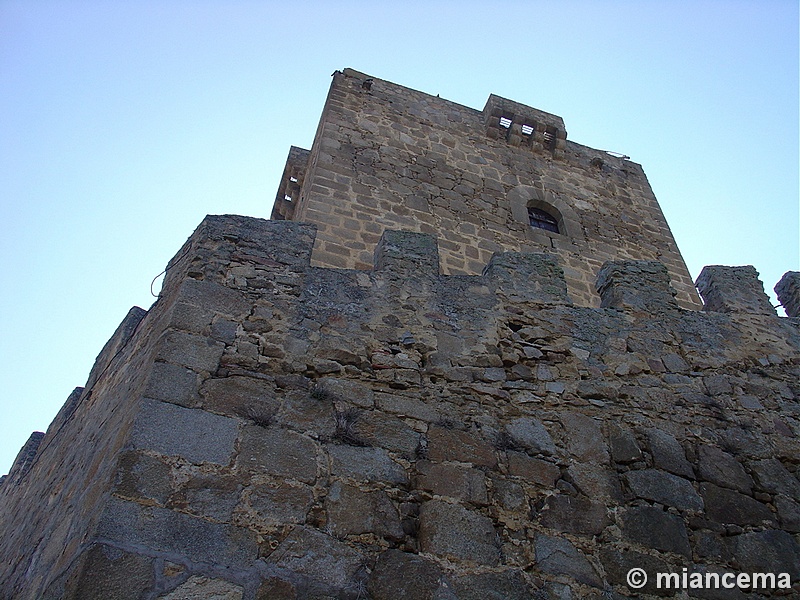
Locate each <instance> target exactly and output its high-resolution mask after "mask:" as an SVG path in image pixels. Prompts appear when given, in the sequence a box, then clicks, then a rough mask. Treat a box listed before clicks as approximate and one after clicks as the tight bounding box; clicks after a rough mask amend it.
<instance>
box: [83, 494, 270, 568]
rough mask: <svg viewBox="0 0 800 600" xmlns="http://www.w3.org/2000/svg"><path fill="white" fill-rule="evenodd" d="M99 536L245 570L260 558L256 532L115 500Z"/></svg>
mask: <svg viewBox="0 0 800 600" xmlns="http://www.w3.org/2000/svg"><path fill="white" fill-rule="evenodd" d="M97 535H98V536H99V537H101V538H106V539H107V540H109V541H113V542H118V543H120V544H131V545H142V546H144V547H146V548H150V549H151V550H155V551H159V552H174V553H176V554H178V555H181V556H185V557H186V558H188V559H190V560H193V561H196V562H204V563H210V564H216V565H221V566H235V567H237V568H242V569H246V568H248V567H249V566H250V565H252V564H253V562H254V561H255V560H256V558H257V557H258V544H257V542H256V534H255V533H253V532H252V531H249V530H247V529H243V528H241V527H234V526H232V525H223V524H220V523H212V522H210V521H206V520H205V519H201V518H198V517H192V516H189V515H186V514H183V513H178V512H174V511H172V510H168V509H166V508H158V507H154V506H149V507H146V506H141V505H139V504H136V503H134V502H128V501H125V500H120V499H118V498H113V497H112V498H109V500H108V502H107V504H106V507H105V510H104V512H103V515H102V517H101V518H100V523H99V524H98V528H97Z"/></svg>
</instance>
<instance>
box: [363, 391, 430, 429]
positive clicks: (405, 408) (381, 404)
mask: <svg viewBox="0 0 800 600" xmlns="http://www.w3.org/2000/svg"><path fill="white" fill-rule="evenodd" d="M375 402H376V403H377V405H378V408H380V409H381V410H385V411H386V412H390V413H393V414H396V415H397V416H398V417H411V418H412V419H418V420H420V421H427V422H431V423H432V422H435V421H438V420H439V418H440V415H439V411H438V410H437V409H436V407H435V406H433V405H431V404H428V403H426V402H423V401H422V400H418V399H416V398H410V397H407V396H401V395H399V394H376V395H375Z"/></svg>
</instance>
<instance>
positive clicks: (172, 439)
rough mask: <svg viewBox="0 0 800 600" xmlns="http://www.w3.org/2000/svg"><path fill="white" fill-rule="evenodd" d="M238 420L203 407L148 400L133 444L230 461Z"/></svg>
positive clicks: (197, 458) (196, 457)
mask: <svg viewBox="0 0 800 600" xmlns="http://www.w3.org/2000/svg"><path fill="white" fill-rule="evenodd" d="M238 433H239V425H238V423H237V422H236V421H235V420H233V419H229V418H227V417H222V416H219V415H212V414H211V413H207V412H205V411H203V410H195V409H191V408H183V407H180V406H176V405H174V404H168V403H166V402H157V401H154V400H146V399H145V400H144V401H143V402H142V410H141V412H140V413H139V416H138V418H137V419H136V422H135V423H134V426H133V433H132V434H131V444H132V446H133V448H135V449H139V450H151V451H154V452H159V453H161V454H165V455H168V456H181V457H183V458H185V459H186V460H189V461H191V462H193V463H203V462H208V463H214V464H218V465H226V464H228V462H229V461H230V458H231V455H232V454H233V444H234V442H235V441H236V437H237V435H238Z"/></svg>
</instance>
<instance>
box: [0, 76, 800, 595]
mask: <svg viewBox="0 0 800 600" xmlns="http://www.w3.org/2000/svg"><path fill="white" fill-rule="evenodd" d="M337 77H339V78H340V79H341V78H343V77H350V78H351V79H352V78H353V77H355V76H354V75H338V76H337ZM345 81H346V80H345ZM358 81H359V82H360V83H359V84H358V86H359V88H360V89H362V90H364V91H369V92H375V93H377V92H378V91H380V89H381V86H382V82H380V81H379V80H373V82H372V83H371V84H369V86H368V87H369V89H367V87H364V86H365V85H367V83H368V82H367V80H366V79H359V80H358ZM336 88H337V83H336V82H334V87H333V90H334V91H335V90H336ZM359 93H360V92H359ZM414 93H415V94H416V92H414ZM436 101H437V102H438V101H439V100H438V99H436ZM442 102H444V101H442ZM514 106H517V105H514ZM459 110H461V109H459ZM515 110H516V108H515ZM514 114H517V113H516V112H515V113H514ZM448 118H449V117H448ZM555 119H557V118H555V117H554V118H551V119H545V118H544V117H542V121H541V123H542V124H543V125H542V128H541V130H540V129H539V128H538V127H539V121H537V122H536V127H537V128H536V130H535V131H536V134H535V137H534V141H532V142H531V146H530V147H529V148H525V149H524V151H525V152H530V153H532V154H535V153H537V152H544V151H546V152H548V153H550V154H551V155H552V157H551V160H553V161H557V160H566V159H564V158H562V157H561V155H560V154H559V152H563V153H564V154H565V155H566V154H568V152H569V149H570V148H571V147H573V146H570V143H567V142H565V140H564V138H563V136H561V133H560V131H561V130H559V129H558V126H557V125H558V121H556V120H555ZM512 126H513V120H512ZM321 129H324V127H321ZM548 132H549V133H550V134H551V135H549V136H547V135H545V134H547V133H548ZM476 135H477V134H476ZM530 135H534V134H530ZM490 139H492V138H490ZM318 141H319V137H318ZM534 142H535V144H539V145H540V146H541V149H540V148H539V147H538V146H535V145H534ZM492 143H494V141H493V142H492ZM317 145H318V144H317V143H316V142H315V147H316V146H317ZM292 153H293V154H292V155H290V163H291V164H289V165H287V172H288V173H289V175H287V177H285V178H284V179H285V180H284V181H283V182H282V183H281V192H280V193H282V194H283V195H285V196H287V197H291V198H292V200H291V201H290V200H285V199H284V202H285V203H286V204H284V206H283V207H282V208H276V210H281V211H283V212H282V213H281V214H282V215H283V216H284V217H285V218H284V219H283V220H272V221H265V220H260V219H254V218H248V217H241V216H230V215H229V216H209V217H206V219H205V220H204V221H203V222H202V223H201V224H200V226H199V227H198V228H197V230H196V231H195V232H194V233H193V234H192V236H191V237H190V238H189V239H188V240H187V242H186V243H185V244H184V246H183V247H182V248H181V249H180V250H179V252H178V253H177V254H176V256H175V257H174V258H173V259H172V260H171V261H170V263H169V264H168V267H167V271H166V276H165V281H164V286H163V289H162V292H161V295H160V297H159V299H158V300H157V301H156V303H155V304H154V305H153V306H152V307H151V308H150V310H149V311H144V310H142V309H139V308H133V309H131V311H130V312H129V314H128V315H127V316H126V317H125V319H124V320H123V321H122V323H121V324H120V326H119V327H118V329H117V331H116V332H115V333H114V335H113V336H112V337H111V339H110V340H109V342H108V343H107V344H106V346H105V347H104V348H103V350H102V351H101V353H100V355H99V356H98V358H97V361H96V363H95V365H94V368H93V369H92V371H91V373H90V375H89V379H88V381H87V383H86V385H85V386H84V387H82V388H77V389H76V390H75V391H74V392H73V393H72V394H70V396H69V398H68V399H67V401H66V403H65V405H64V407H63V408H62V409H61V411H60V412H59V413H58V415H56V417H55V419H54V420H53V422H52V424H51V425H50V427H49V428H48V431H47V432H46V433H45V434H34V435H33V436H32V437H31V439H30V440H29V442H28V443H27V444H26V445H25V447H24V448H23V449H22V450H21V451H20V455H19V456H18V458H17V460H16V461H15V463H14V466H13V467H12V469H11V471H10V472H9V474H8V476H7V477H6V478H5V479H4V480H3V482H2V483H1V484H0V533H1V535H0V598H2V599H3V600H41V599H46V600H55V599H98V600H99V599H103V600H108V599H120V600H121V599H131V600H134V599H136V600H156V599H159V600H164V599H170V600H178V599H181V600H186V599H197V600H199V599H212V598H214V599H229V600H299V599H316V600H323V599H340V600H358V599H363V600H367V599H369V600H389V599H392V600H395V599H401V598H419V599H422V600H434V599H436V600H442V599H447V600H473V599H475V600H477V599H481V600H483V599H497V600H499V599H517V600H527V599H537V600H538V599H542V600H548V599H552V600H557V599H558V600H564V599H573V598H590V599H596V600H600V599H606V598H614V599H621V598H628V597H638V598H659V597H674V598H710V599H715V598H725V599H727V598H734V599H737V598H741V599H756V598H777V597H781V598H784V597H785V598H789V597H797V596H798V594H800V543H799V542H798V540H800V441H799V438H798V436H799V435H800V383H798V382H799V381H800V317H798V316H797V312H796V305H797V302H796V299H797V289H798V286H797V282H798V279H797V274H796V273H789V274H787V275H786V276H785V277H784V278H783V279H782V281H781V283H780V284H779V286H778V294H779V297H780V298H781V301H782V302H784V304H785V306H786V309H787V314H789V315H791V316H789V317H778V316H777V315H776V314H775V311H774V309H772V307H771V306H770V305H769V302H768V300H767V297H766V295H765V294H764V291H763V287H762V285H761V282H760V281H759V280H758V275H757V273H756V272H755V270H754V269H752V267H722V266H713V267H706V268H705V269H704V270H703V272H702V273H701V275H700V277H699V278H698V281H697V285H698V288H699V290H700V293H701V295H702V297H703V300H704V302H705V308H704V309H703V310H694V309H692V308H690V306H687V305H692V304H693V303H692V302H691V301H690V300H691V296H690V295H689V292H688V291H687V292H686V294H684V295H683V297H682V296H681V294H680V293H678V295H677V296H676V293H675V290H676V289H677V284H676V281H675V272H674V269H675V268H676V267H675V264H672V265H668V264H664V263H663V262H660V261H658V260H655V257H653V256H651V255H650V254H648V253H646V252H643V253H642V255H641V256H639V257H638V259H637V260H628V259H627V258H626V257H616V258H615V259H614V260H608V261H606V262H604V264H602V266H600V268H599V270H598V272H597V274H596V277H595V279H594V281H593V283H592V290H593V292H592V293H593V294H594V296H593V297H592V298H591V299H590V298H589V295H588V292H587V293H586V295H585V297H584V295H583V293H582V292H581V291H580V288H578V287H576V283H577V282H578V280H580V281H583V280H584V272H583V271H580V270H579V269H576V272H578V271H579V276H578V275H574V276H569V275H568V274H567V272H566V271H567V267H566V266H565V260H567V259H565V256H567V255H568V253H567V254H564V253H562V252H561V251H560V250H558V249H557V248H555V247H553V246H549V247H543V248H538V246H537V249H538V250H539V251H538V252H527V251H526V252H521V251H518V250H517V249H507V248H502V249H501V250H502V251H497V252H495V253H493V254H492V255H491V256H490V258H489V259H488V261H487V263H486V264H485V265H483V266H481V267H480V268H478V267H477V265H476V266H475V268H474V271H475V272H474V273H463V272H458V273H456V272H454V271H455V270H456V269H455V267H454V263H453V262H452V261H453V260H455V257H456V254H457V253H456V252H454V250H453V247H452V246H448V247H446V248H445V247H444V246H445V244H444V242H445V241H447V240H446V236H441V237H439V238H438V239H437V237H435V236H433V235H431V234H429V233H426V232H420V231H417V230H416V229H418V228H417V227H412V228H411V229H412V230H411V231H409V230H406V231H397V230H392V229H389V228H387V227H383V228H382V230H381V231H380V233H379V237H378V239H377V241H376V242H375V243H374V246H375V248H374V256H373V259H372V262H371V267H370V268H369V269H367V268H365V265H363V264H361V261H362V259H363V255H362V254H361V251H360V250H359V252H358V253H357V255H358V257H359V258H358V259H357V260H358V264H356V263H355V260H356V259H355V258H354V257H355V256H356V254H353V255H352V256H351V255H350V254H348V255H347V256H348V257H350V258H347V260H348V261H350V260H351V258H352V260H353V261H354V262H353V264H348V265H347V266H346V267H345V268H337V267H331V266H325V267H323V266H318V263H319V262H320V261H322V260H323V259H324V256H325V255H324V252H326V250H325V248H326V244H327V242H326V239H330V238H323V239H322V241H320V239H319V237H320V236H321V235H322V230H323V229H325V228H324V227H322V226H320V232H319V233H318V230H317V225H316V224H309V223H303V222H298V221H296V220H295V219H296V218H297V217H298V214H296V213H295V212H292V211H294V210H297V209H302V206H303V205H302V202H303V201H302V200H297V198H298V194H302V193H305V192H301V191H300V190H306V188H307V186H308V184H309V181H312V180H315V178H316V177H317V175H313V176H311V175H310V173H312V171H310V170H304V169H303V168H301V167H302V165H304V164H306V163H305V161H306V160H307V159H308V158H309V156H310V157H311V162H313V160H314V153H315V150H312V151H311V154H310V155H309V154H307V153H306V152H305V151H303V150H301V149H293V151H292ZM620 164H623V163H620ZM298 165H299V166H298ZM637 168H638V167H637ZM292 178H294V179H296V180H297V181H292V180H291V179H292ZM581 185H583V184H581ZM648 189H649V188H648ZM295 202H297V203H298V204H297V205H296V207H295V206H294V205H291V206H288V204H291V203H295ZM653 202H655V201H654V200H653ZM309 206H310V205H309ZM342 206H344V204H343V205H342ZM539 206H543V205H539ZM548 206H551V205H549V204H548ZM655 206H656V207H657V205H655ZM561 214H562V217H563V214H564V213H563V212H562V213H561ZM658 214H660V212H659V213H658ZM582 218H583V217H582ZM585 218H588V217H585ZM367 222H369V221H367ZM640 224H641V222H640ZM664 228H665V231H666V232H667V233H668V229H666V225H665V226H664ZM365 231H366V230H365ZM567 231H569V228H568V229H567ZM650 233H652V234H653V235H654V236H656V237H658V236H659V235H661V233H663V231H662V232H661V233H658V232H650ZM557 235H560V234H557ZM643 235H644V234H643ZM588 237H589V236H587V242H586V243H587V244H590V243H592V244H593V243H594V242H589V241H588ZM346 239H355V235H351V236H350V237H348V238H346ZM508 239H511V238H510V237H509V238H508ZM553 239H555V238H553ZM669 239H670V240H671V237H670V238H669ZM662 242H663V239H661V241H654V242H653V245H654V246H658V245H659V244H661V243H662ZM478 243H479V242H478ZM508 243H509V244H511V242H508ZM440 246H441V247H440ZM343 247H346V246H343ZM465 247H466V246H465ZM524 249H525V250H528V249H529V248H528V247H527V246H526V247H525V248H524ZM570 252H571V250H570ZM576 252H577V250H576ZM625 252H626V253H627V252H630V253H634V249H633V248H627V249H626V250H625ZM675 252H676V253H677V250H675ZM320 253H323V254H320ZM342 256H345V255H342ZM446 256H451V257H452V258H450V259H447V258H446ZM677 256H678V257H679V255H677ZM320 257H322V258H320ZM479 258H480V257H479ZM623 258H626V259H625V260H623ZM592 260H594V258H593V259H592ZM681 264H682V261H681ZM589 266H590V265H589V264H588V263H587V265H584V267H585V268H587V269H588V267H589ZM584 267H582V268H584ZM470 269H472V267H470ZM466 270H468V269H465V271H466ZM573 296H577V297H578V298H579V300H576V299H575V298H574V297H573ZM697 302H698V303H699V301H697ZM792 307H794V308H792ZM634 567H639V568H643V569H645V570H646V571H647V573H648V574H649V575H650V577H651V580H650V581H649V582H648V584H647V585H646V586H645V587H644V588H643V589H641V590H635V589H632V588H631V587H629V585H628V583H627V581H626V575H627V573H628V571H629V570H630V569H631V568H634ZM684 569H685V570H686V572H688V573H691V574H697V576H698V577H705V576H706V574H710V576H711V577H713V576H717V577H719V576H721V574H724V573H735V574H739V573H745V574H752V573H760V572H772V573H775V574H779V573H785V574H786V575H785V578H784V579H782V580H776V581H775V583H774V585H773V586H772V587H773V588H778V583H779V581H782V582H783V584H784V585H789V586H793V587H790V588H788V589H787V588H785V587H781V588H779V589H771V588H770V589H762V588H763V586H761V587H759V588H758V589H745V590H738V589H736V590H702V589H663V588H662V589H658V588H656V586H655V583H654V580H655V574H656V573H657V572H672V573H677V574H680V573H683V572H684Z"/></svg>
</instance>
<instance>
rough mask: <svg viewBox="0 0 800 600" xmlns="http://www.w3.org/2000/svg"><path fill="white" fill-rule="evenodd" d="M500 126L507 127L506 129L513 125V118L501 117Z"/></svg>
mask: <svg viewBox="0 0 800 600" xmlns="http://www.w3.org/2000/svg"><path fill="white" fill-rule="evenodd" d="M500 127H505V128H506V129H508V128H509V127H511V119H509V118H508V117H500Z"/></svg>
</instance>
